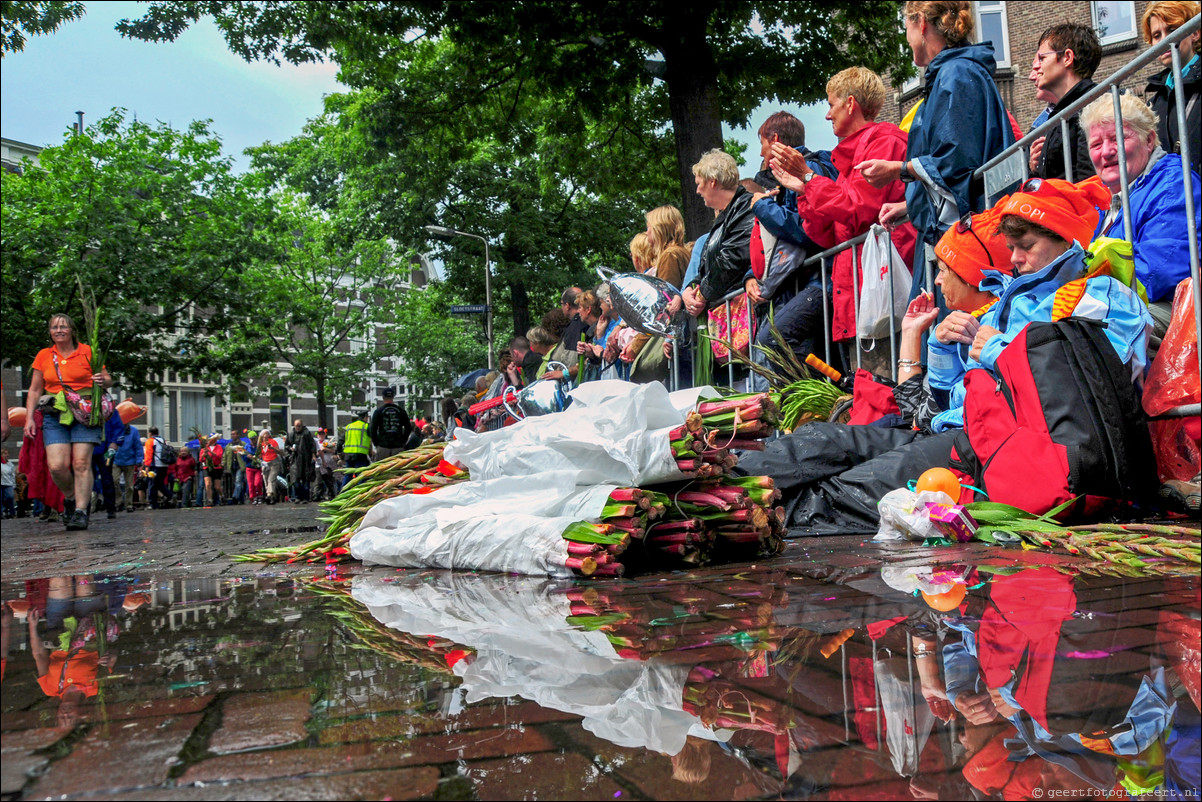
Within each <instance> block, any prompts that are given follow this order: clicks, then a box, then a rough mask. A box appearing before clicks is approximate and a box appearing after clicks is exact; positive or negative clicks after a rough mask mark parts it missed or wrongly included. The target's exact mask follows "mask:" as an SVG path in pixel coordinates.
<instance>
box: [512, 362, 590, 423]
mask: <svg viewBox="0 0 1202 802" xmlns="http://www.w3.org/2000/svg"><path fill="white" fill-rule="evenodd" d="M547 369H548V370H562V371H563V372H564V375H565V376H566V375H567V371H568V366H567V365H565V364H563V363H562V362H550V363H548V364H547ZM571 400H572V399H571V398H569V397H568V394H567V391H566V390H565V389H564V382H563V381H561V380H560V379H539V380H538V381H533V382H530V384H528V385H526V386H525V387H523V388H522V389H521V390H518V391H517V392H514V391H513V388H512V387H509V388H507V390H506V395H504V396H503V397H502V400H501V403H502V404H503V405H504V407H505V410H506V411H507V412H508V413H509V414H510V415H512V416H513V417H515V418H517V419H518V420H521V419H523V418H529V417H537V416H539V415H550V414H551V413H552V412H563V411H564V409H565V408H567V406H568V404H569V403H571ZM511 402H512V403H513V406H510V403H511Z"/></svg>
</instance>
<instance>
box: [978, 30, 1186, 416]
mask: <svg viewBox="0 0 1202 802" xmlns="http://www.w3.org/2000/svg"><path fill="white" fill-rule="evenodd" d="M1200 29H1202V15H1199V16H1195V17H1194V18H1192V19H1190V20H1189V21H1188V22H1186V23H1185V24H1183V25H1182V26H1181V27H1180V28H1178V29H1177V30H1175V31H1173V32H1172V33H1171V34H1169V35H1168V36H1166V37H1165V38H1164V39H1162V40H1161V41H1160V42H1159V43H1157V45H1156V46H1155V47H1151V48H1148V49H1147V50H1145V51H1144V52H1143V53H1141V54H1140V55H1139V56H1137V57H1135V58H1134V59H1132V60H1131V61H1129V62H1127V64H1125V65H1124V66H1122V67H1120V68H1119V69H1118V70H1116V71H1115V72H1114V73H1113V74H1112V75H1111V76H1110V77H1109V78H1107V79H1106V80H1104V81H1102V82H1101V83H1099V84H1098V85H1097V86H1095V87H1093V88H1092V89H1090V90H1089V91H1088V92H1086V93H1085V94H1084V95H1082V96H1081V97H1080V98H1079V99H1078V100H1076V101H1075V102H1074V103H1071V104H1070V105H1068V106H1067V107H1065V108H1064V109H1061V110H1060V111H1059V112H1057V113H1056V114H1054V115H1052V116H1051V117H1049V118H1048V119H1047V121H1046V122H1044V123H1043V124H1042V125H1040V126H1038V127H1036V128H1034V129H1032V130H1031V131H1030V132H1029V133H1028V134H1027V135H1026V136H1024V137H1023V138H1022V139H1020V140H1018V141H1017V142H1015V143H1014V144H1013V145H1011V146H1010V147H1008V148H1006V149H1005V150H1003V151H1002V152H1001V153H999V154H998V155H997V156H995V157H993V158H992V159H990V160H989V161H987V162H986V163H985V164H983V165H982V166H981V167H980V168H978V169H977V171H976V172H975V173H974V175H975V176H976V177H977V178H982V179H984V182H985V202H986V204H987V205H992V204H993V200H994V197H995V196H997V195H1000V194H1001V193H1002V192H1003V191H1005V190H1007V189H1009V188H1010V187H1012V186H1013V185H1014V184H1015V182H1016V181H1025V180H1026V179H1027V178H1028V164H1027V162H1028V157H1027V149H1028V147H1029V146H1030V145H1031V144H1032V143H1033V142H1034V141H1035V140H1036V139H1038V138H1039V137H1041V136H1044V135H1045V134H1047V132H1048V131H1050V130H1052V128H1053V127H1054V126H1057V125H1058V126H1060V131H1061V134H1062V136H1063V141H1064V142H1065V143H1066V146H1065V147H1064V149H1063V150H1064V170H1065V177H1066V178H1067V179H1068V180H1069V181H1072V180H1073V167H1072V152H1073V149H1072V148H1071V147H1068V146H1067V143H1068V141H1069V135H1068V119H1069V118H1070V117H1072V116H1073V115H1074V114H1077V113H1078V112H1080V111H1081V110H1082V109H1084V108H1085V107H1086V106H1088V105H1089V104H1090V103H1092V102H1093V101H1094V100H1096V99H1098V98H1099V97H1101V96H1102V95H1104V94H1106V93H1107V92H1109V93H1110V96H1111V98H1112V100H1113V102H1114V121H1115V129H1116V131H1121V130H1122V127H1123V110H1122V107H1121V104H1120V103H1119V95H1120V92H1119V85H1120V84H1121V83H1122V82H1123V81H1124V80H1126V79H1127V78H1130V77H1132V76H1133V75H1135V74H1136V73H1138V72H1139V71H1140V70H1141V69H1143V68H1144V67H1145V66H1147V65H1148V64H1151V63H1152V62H1153V61H1155V60H1156V59H1157V58H1158V57H1159V55H1160V54H1161V53H1163V52H1164V48H1165V47H1166V46H1167V47H1168V48H1169V51H1170V53H1171V55H1172V59H1173V65H1172V72H1173V83H1174V85H1175V86H1177V87H1184V86H1185V82H1184V81H1183V80H1182V76H1181V51H1180V48H1179V43H1180V42H1181V41H1183V40H1184V39H1185V38H1186V37H1188V36H1191V35H1192V34H1194V33H1196V32H1197V31H1198V30H1200ZM1173 95H1174V99H1175V100H1176V108H1175V109H1174V112H1175V113H1176V115H1177V125H1178V129H1177V130H1179V131H1181V132H1182V133H1183V134H1184V133H1185V132H1186V131H1188V130H1189V129H1188V128H1187V127H1186V124H1185V122H1186V117H1185V97H1184V95H1185V93H1184V92H1182V91H1177V92H1174V93H1173ZM1197 146H1198V143H1196V142H1190V137H1189V136H1188V135H1183V136H1182V139H1181V154H1180V155H1181V179H1182V183H1183V184H1184V190H1185V228H1186V233H1187V236H1188V237H1189V272H1190V276H1191V277H1192V278H1193V285H1194V287H1193V289H1194V292H1193V295H1194V298H1193V301H1194V323H1195V325H1196V326H1197V328H1198V329H1199V330H1202V286H1200V285H1202V281H1200V275H1199V273H1200V270H1199V254H1198V224H1197V221H1196V220H1195V209H1194V176H1193V171H1192V170H1191V169H1190V151H1191V149H1192V148H1194V147H1197ZM1118 156H1119V189H1120V193H1119V194H1120V196H1121V200H1122V210H1123V238H1124V239H1125V240H1127V241H1128V242H1131V241H1132V223H1131V203H1130V183H1129V181H1128V176H1127V152H1126V148H1122V147H1120V148H1119V149H1118ZM1016 166H1017V175H1016V173H1015V168H1016ZM1197 414H1198V405H1197V404H1189V405H1186V406H1180V407H1176V408H1174V409H1171V410H1169V411H1168V412H1166V413H1165V414H1164V415H1161V416H1159V417H1160V418H1174V417H1178V418H1179V417H1193V416H1195V415H1197Z"/></svg>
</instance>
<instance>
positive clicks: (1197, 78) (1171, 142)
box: [1141, 0, 1202, 173]
mask: <svg viewBox="0 0 1202 802" xmlns="http://www.w3.org/2000/svg"><path fill="white" fill-rule="evenodd" d="M1200 11H1202V4H1200V3H1198V2H1197V0H1160V1H1159V2H1156V3H1151V4H1150V5H1149V6H1148V9H1147V10H1146V11H1144V16H1143V19H1142V20H1141V27H1142V28H1143V33H1144V41H1145V42H1147V43H1148V45H1149V46H1153V45H1157V44H1159V43H1160V41H1161V40H1163V39H1164V38H1165V37H1166V36H1168V35H1169V34H1171V33H1172V32H1173V31H1175V30H1177V29H1178V28H1180V27H1181V26H1182V25H1184V24H1185V23H1187V22H1189V21H1190V20H1191V19H1192V18H1194V17H1196V16H1198V14H1199V12H1200ZM1200 45H1202V31H1194V32H1193V33H1192V34H1191V35H1189V36H1187V37H1186V38H1185V39H1182V40H1181V43H1180V44H1179V45H1178V46H1177V47H1178V49H1179V50H1180V51H1181V80H1182V82H1183V86H1182V92H1183V93H1184V94H1183V97H1184V99H1185V131H1184V132H1182V131H1181V129H1180V126H1179V124H1178V121H1177V97H1176V92H1177V89H1176V87H1175V86H1174V85H1173V70H1172V66H1173V55H1172V53H1170V52H1169V49H1168V48H1165V50H1164V52H1163V53H1161V54H1160V63H1161V64H1162V65H1163V66H1164V68H1165V69H1164V71H1163V72H1160V73H1157V74H1156V75H1154V76H1152V79H1151V80H1150V81H1148V86H1147V88H1146V89H1144V94H1145V95H1147V96H1148V105H1149V106H1151V107H1152V111H1153V112H1155V113H1156V116H1157V117H1159V118H1160V125H1159V127H1158V128H1157V131H1156V133H1157V135H1158V136H1159V138H1160V144H1161V147H1163V148H1164V149H1165V150H1166V151H1168V152H1169V153H1178V154H1179V153H1181V140H1182V139H1184V138H1188V141H1189V144H1190V154H1189V156H1190V158H1189V161H1190V168H1191V169H1193V171H1194V172H1195V173H1202V138H1200V137H1202V104H1199V102H1198V95H1199V94H1200V93H1202V57H1200V55H1199V50H1202V46H1200Z"/></svg>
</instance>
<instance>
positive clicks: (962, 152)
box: [906, 42, 1014, 246]
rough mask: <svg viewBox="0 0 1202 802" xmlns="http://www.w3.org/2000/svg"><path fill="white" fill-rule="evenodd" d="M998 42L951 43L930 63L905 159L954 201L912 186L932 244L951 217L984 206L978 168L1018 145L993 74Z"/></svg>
mask: <svg viewBox="0 0 1202 802" xmlns="http://www.w3.org/2000/svg"><path fill="white" fill-rule="evenodd" d="M996 67H997V61H996V60H995V59H994V55H993V43H991V42H982V43H981V44H979V45H963V46H961V47H950V48H947V49H945V50H943V51H942V52H940V53H939V55H937V56H935V58H933V59H931V63H930V64H929V65H928V66H927V74H926V81H927V83H926V89H925V91H924V95H925V100H924V102H923V104H922V107H921V108H919V110H918V114H917V116H916V117H915V119H914V124H913V125H912V126H911V127H910V133H909V139H908V141H907V147H906V160H907V161H909V162H911V164H912V165H913V166H914V167H915V172H916V173H917V174H918V175H919V176H920V177H924V176H925V177H926V178H929V179H930V180H931V181H932V182H933V183H934V184H935V185H936V186H937V187H938V188H939V189H941V190H942V191H943V192H946V193H947V194H949V195H950V196H951V198H952V199H954V201H955V207H956V208H954V209H953V208H950V206H949V205H948V201H946V200H944V199H939V200H933V199H932V195H931V193H930V192H929V191H928V189H927V187H926V185H925V184H924V183H923V182H922V181H914V182H912V183H910V184H907V185H906V209H907V211H908V212H909V214H910V222H912V223H913V224H914V227H915V228H916V229H918V232H919V235H920V236H921V237H922V239H923V241H924V242H928V243H930V244H931V245H932V246H934V245H935V243H937V242H938V241H939V235H940V234H941V233H942V232H943V231H945V230H946V229H947V227H948V226H949V225H950V223H952V222H955V221H956V220H959V219H960V218H961V217H963V216H964V215H965V214H967V213H969V212H980V211H984V208H985V185H984V182H983V181H973V180H972V174H973V171H974V170H976V169H977V168H978V167H980V166H981V165H982V164H984V163H985V162H987V161H989V160H990V159H992V158H993V157H994V156H996V155H997V154H999V153H1001V152H1002V150H1003V149H1004V148H1006V147H1007V146H1008V145H1012V144H1014V132H1013V130H1012V129H1011V127H1010V117H1009V115H1007V114H1006V107H1005V106H1003V105H1002V97H1001V95H999V94H998V91H997V85H996V84H994V82H993V72H994V70H995V69H996Z"/></svg>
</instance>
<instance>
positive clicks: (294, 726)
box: [209, 688, 313, 755]
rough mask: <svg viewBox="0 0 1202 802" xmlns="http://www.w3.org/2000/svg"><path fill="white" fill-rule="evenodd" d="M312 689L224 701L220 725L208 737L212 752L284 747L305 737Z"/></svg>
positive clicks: (253, 695) (248, 695) (257, 694)
mask: <svg viewBox="0 0 1202 802" xmlns="http://www.w3.org/2000/svg"><path fill="white" fill-rule="evenodd" d="M312 695H313V692H312V690H310V689H309V688H298V689H295V690H288V691H279V692H275V693H247V694H239V695H237V696H232V697H230V698H229V699H226V700H225V703H224V704H223V705H222V709H221V713H222V716H221V727H220V729H218V730H217V731H216V732H214V733H213V735H212V737H211V738H209V751H210V752H213V753H214V754H218V755H225V754H229V753H231V752H244V751H246V750H248V749H263V748H266V747H270V746H283V745H284V744H292V743H296V742H297V741H301V740H304V739H305V738H307V737H308V735H309V733H308V731H307V730H306V729H305V722H306V721H308V720H309V715H310V707H309V701H310V699H311V698H312Z"/></svg>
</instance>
